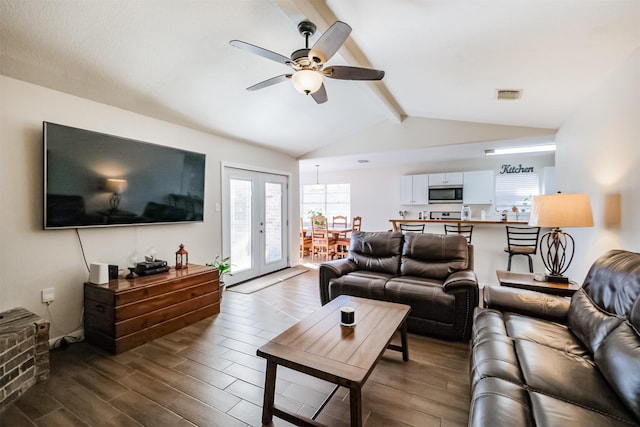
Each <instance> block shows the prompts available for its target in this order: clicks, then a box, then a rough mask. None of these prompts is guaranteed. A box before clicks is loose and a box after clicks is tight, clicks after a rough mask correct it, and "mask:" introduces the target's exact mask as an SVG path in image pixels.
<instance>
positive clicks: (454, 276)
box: [442, 270, 478, 293]
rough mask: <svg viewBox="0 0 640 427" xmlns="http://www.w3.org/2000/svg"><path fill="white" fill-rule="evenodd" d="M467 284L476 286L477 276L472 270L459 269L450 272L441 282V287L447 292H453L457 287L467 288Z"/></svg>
mask: <svg viewBox="0 0 640 427" xmlns="http://www.w3.org/2000/svg"><path fill="white" fill-rule="evenodd" d="M469 286H472V287H475V288H476V289H477V288H478V277H477V276H476V273H475V271H473V270H460V271H456V272H455V273H451V274H450V275H449V277H447V279H446V280H445V281H444V283H443V284H442V289H443V290H444V291H445V292H447V293H450V292H454V291H456V290H458V289H462V288H467V287H469Z"/></svg>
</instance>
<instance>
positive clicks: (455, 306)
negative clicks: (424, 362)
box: [320, 231, 478, 340]
mask: <svg viewBox="0 0 640 427" xmlns="http://www.w3.org/2000/svg"><path fill="white" fill-rule="evenodd" d="M339 295H352V296H357V297H364V298H372V299H377V300H383V301H390V302H396V303H402V304H407V305H409V306H411V312H410V313H409V317H408V319H407V328H408V330H409V331H411V332H415V333H419V334H424V335H432V336H436V337H440V338H446V339H452V340H469V339H470V337H471V328H472V321H473V309H474V308H475V307H476V306H477V305H478V280H477V277H476V274H475V272H474V271H473V246H471V245H469V244H468V243H467V240H466V239H465V238H464V237H463V236H461V235H439V234H419V233H407V234H405V235H403V234H402V233H399V232H364V231H360V232H355V233H353V235H352V237H351V243H350V246H349V256H348V257H347V258H345V259H340V260H335V261H329V262H325V263H323V264H321V265H320V299H321V302H322V304H323V305H324V304H326V303H328V302H329V301H331V300H332V299H334V298H336V297H337V296H339Z"/></svg>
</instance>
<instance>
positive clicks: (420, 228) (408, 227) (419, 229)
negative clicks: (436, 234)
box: [400, 223, 424, 233]
mask: <svg viewBox="0 0 640 427" xmlns="http://www.w3.org/2000/svg"><path fill="white" fill-rule="evenodd" d="M400 231H402V232H403V233H404V232H409V233H424V224H403V223H400Z"/></svg>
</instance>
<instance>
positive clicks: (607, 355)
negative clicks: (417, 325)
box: [469, 250, 640, 427]
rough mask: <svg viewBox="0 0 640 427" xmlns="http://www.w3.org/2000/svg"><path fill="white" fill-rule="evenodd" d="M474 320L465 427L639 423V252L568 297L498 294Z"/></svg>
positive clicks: (605, 265)
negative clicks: (470, 388)
mask: <svg viewBox="0 0 640 427" xmlns="http://www.w3.org/2000/svg"><path fill="white" fill-rule="evenodd" d="M484 304H485V306H486V308H478V309H476V312H475V316H474V317H475V322H474V327H473V340H472V349H473V351H472V360H471V386H472V403H471V410H470V414H469V426H492V427H501V426H509V427H511V426H563V427H564V426H590V427H598V426H618V425H620V426H629V425H636V426H637V425H640V253H633V252H627V251H622V250H613V251H609V252H608V253H606V254H605V255H603V256H602V257H600V258H599V259H598V260H596V262H595V263H594V264H593V266H592V267H591V269H590V271H589V273H588V274H587V277H586V279H585V281H584V283H583V285H582V288H581V289H580V290H579V291H577V292H576V293H575V294H574V295H573V297H572V298H571V299H568V298H562V297H557V296H552V295H546V294H542V293H538V292H533V291H526V290H521V289H513V288H506V287H499V286H491V287H486V288H485V289H484Z"/></svg>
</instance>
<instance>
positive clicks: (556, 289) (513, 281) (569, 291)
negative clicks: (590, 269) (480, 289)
mask: <svg viewBox="0 0 640 427" xmlns="http://www.w3.org/2000/svg"><path fill="white" fill-rule="evenodd" d="M496 275H497V276H498V282H500V285H501V286H510V287H512V288H521V289H528V290H530V291H536V292H543V293H545V294H551V295H560V296H563V297H570V296H571V295H573V294H574V293H575V292H576V291H577V290H578V289H580V285H579V284H578V283H577V282H575V281H573V280H570V281H569V283H556V282H538V281H535V280H533V273H514V272H512V271H505V270H496Z"/></svg>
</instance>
